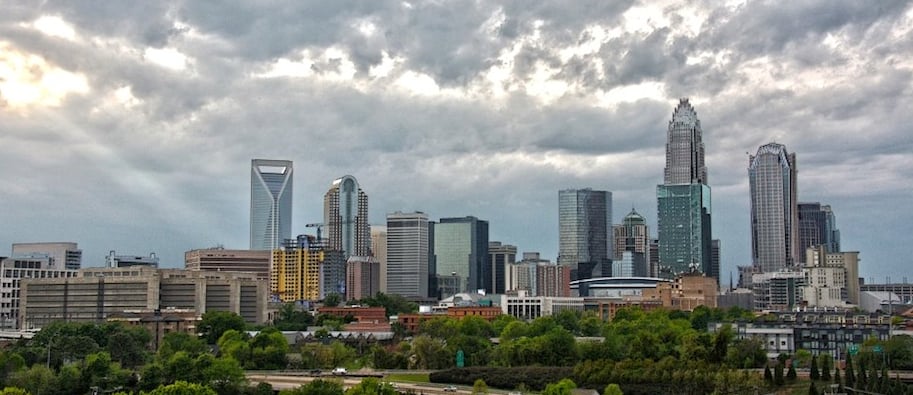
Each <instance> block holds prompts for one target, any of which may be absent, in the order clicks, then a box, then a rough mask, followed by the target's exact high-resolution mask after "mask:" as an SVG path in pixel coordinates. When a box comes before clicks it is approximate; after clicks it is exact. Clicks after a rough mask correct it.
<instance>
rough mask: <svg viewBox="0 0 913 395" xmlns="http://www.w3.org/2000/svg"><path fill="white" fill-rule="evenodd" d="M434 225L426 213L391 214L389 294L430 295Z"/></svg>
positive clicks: (388, 241) (388, 262)
mask: <svg viewBox="0 0 913 395" xmlns="http://www.w3.org/2000/svg"><path fill="white" fill-rule="evenodd" d="M430 226H431V225H430V222H429V221H428V214H425V213H422V212H414V213H402V212H395V213H391V214H387V246H386V250H387V270H386V278H387V284H386V285H387V288H386V292H387V293H390V294H395V295H400V296H403V297H406V298H415V299H425V298H427V297H428V276H429V272H428V270H429V266H430V261H429V255H430V252H429V251H430V250H429V248H430V247H429V243H430V233H429V231H430Z"/></svg>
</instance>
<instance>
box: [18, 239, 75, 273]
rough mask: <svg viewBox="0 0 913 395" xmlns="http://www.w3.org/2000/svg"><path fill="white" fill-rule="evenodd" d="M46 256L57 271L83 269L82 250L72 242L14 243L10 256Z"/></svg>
mask: <svg viewBox="0 0 913 395" xmlns="http://www.w3.org/2000/svg"><path fill="white" fill-rule="evenodd" d="M40 254H46V255H47V256H49V257H50V258H51V262H50V266H49V267H53V268H56V269H68V270H77V269H79V268H80V267H82V250H80V249H79V246H77V244H76V243H71V242H49V243H45V242H39V243H13V250H12V253H11V254H10V256H28V255H40Z"/></svg>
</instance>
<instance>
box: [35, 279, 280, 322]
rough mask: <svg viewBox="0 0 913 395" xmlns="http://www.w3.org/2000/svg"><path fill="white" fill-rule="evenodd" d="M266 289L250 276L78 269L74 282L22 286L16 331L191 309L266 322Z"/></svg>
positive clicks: (47, 281)
mask: <svg viewBox="0 0 913 395" xmlns="http://www.w3.org/2000/svg"><path fill="white" fill-rule="evenodd" d="M267 291H268V290H267V287H266V284H265V283H264V282H263V281H259V280H257V278H256V277H255V276H253V275H251V274H245V273H225V272H222V273H218V272H197V271H189V270H182V269H155V268H151V267H145V266H134V267H126V268H90V269H82V270H80V271H79V272H78V276H76V277H59V278H32V279H24V280H23V281H22V289H21V295H22V304H21V310H20V328H21V329H33V328H41V327H43V326H46V325H47V324H49V323H51V322H54V321H66V322H103V321H105V320H107V319H108V318H109V316H112V315H116V314H122V313H125V312H131V311H138V312H144V311H145V312H153V311H156V310H158V311H167V310H168V309H188V310H190V309H192V310H194V311H196V313H197V315H202V314H204V313H206V312H208V311H230V312H233V313H237V314H239V315H241V317H244V320H245V321H246V322H249V323H251V324H260V323H264V322H265V321H266V317H267V316H266V303H267Z"/></svg>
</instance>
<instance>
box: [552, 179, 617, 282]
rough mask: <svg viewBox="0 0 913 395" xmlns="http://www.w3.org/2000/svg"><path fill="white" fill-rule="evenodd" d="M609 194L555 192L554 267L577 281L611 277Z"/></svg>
mask: <svg viewBox="0 0 913 395" xmlns="http://www.w3.org/2000/svg"><path fill="white" fill-rule="evenodd" d="M613 244H614V241H613V240H612V192H608V191H597V190H593V189H590V188H584V189H565V190H560V191H558V264H559V265H564V266H569V267H570V268H571V270H572V272H571V277H572V279H574V280H580V279H585V278H590V277H604V276H609V275H611V272H612V267H611V266H610V264H611V260H612V256H613V252H612V247H613Z"/></svg>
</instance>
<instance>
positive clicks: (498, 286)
mask: <svg viewBox="0 0 913 395" xmlns="http://www.w3.org/2000/svg"><path fill="white" fill-rule="evenodd" d="M488 255H489V258H488V261H489V262H491V286H490V287H489V288H488V289H489V292H491V293H495V294H503V293H504V291H505V290H506V289H507V288H506V287H507V271H508V267H509V266H510V265H512V264H514V263H516V262H517V246H512V245H509V244H501V242H500V241H490V242H488Z"/></svg>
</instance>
